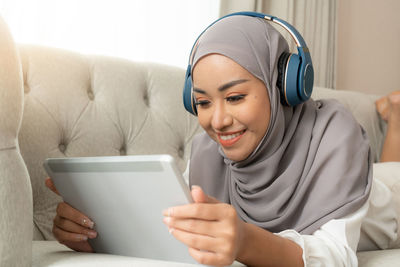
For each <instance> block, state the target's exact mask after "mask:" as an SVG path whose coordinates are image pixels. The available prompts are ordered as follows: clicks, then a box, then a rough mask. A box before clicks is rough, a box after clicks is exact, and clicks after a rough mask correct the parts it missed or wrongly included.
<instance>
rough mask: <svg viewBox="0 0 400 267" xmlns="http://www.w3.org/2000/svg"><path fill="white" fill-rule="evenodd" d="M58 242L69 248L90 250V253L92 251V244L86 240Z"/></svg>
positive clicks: (82, 250) (83, 250) (81, 250)
mask: <svg viewBox="0 0 400 267" xmlns="http://www.w3.org/2000/svg"><path fill="white" fill-rule="evenodd" d="M60 243H61V244H63V245H66V246H67V247H69V248H70V249H73V250H75V251H79V252H90V253H92V252H94V250H93V248H92V246H91V245H90V244H89V242H87V241H81V242H69V241H65V242H60Z"/></svg>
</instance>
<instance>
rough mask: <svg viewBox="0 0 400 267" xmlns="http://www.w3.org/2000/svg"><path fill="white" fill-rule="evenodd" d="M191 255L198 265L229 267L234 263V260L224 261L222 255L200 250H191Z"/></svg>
mask: <svg viewBox="0 0 400 267" xmlns="http://www.w3.org/2000/svg"><path fill="white" fill-rule="evenodd" d="M189 254H190V256H192V257H193V259H195V260H196V261H197V262H198V263H200V264H203V265H209V266H229V265H231V264H232V263H233V261H234V259H233V260H230V259H224V258H223V257H221V255H220V254H218V253H215V252H210V251H205V250H198V249H195V248H189Z"/></svg>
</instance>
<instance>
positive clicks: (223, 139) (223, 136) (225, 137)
mask: <svg viewBox="0 0 400 267" xmlns="http://www.w3.org/2000/svg"><path fill="white" fill-rule="evenodd" d="M245 133H246V130H241V131H237V132H227V133H217V136H218V141H219V143H220V144H221V145H222V146H224V147H229V146H233V145H234V144H235V143H236V142H237V141H239V140H240V139H241V138H242V136H243V135H244V134H245Z"/></svg>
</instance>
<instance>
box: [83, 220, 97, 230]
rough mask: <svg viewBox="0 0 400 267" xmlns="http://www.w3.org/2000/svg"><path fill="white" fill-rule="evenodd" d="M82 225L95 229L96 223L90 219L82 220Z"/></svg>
mask: <svg viewBox="0 0 400 267" xmlns="http://www.w3.org/2000/svg"><path fill="white" fill-rule="evenodd" d="M82 223H83V225H84V226H87V227H89V228H90V229H93V227H94V222H92V221H91V220H89V219H83V220H82Z"/></svg>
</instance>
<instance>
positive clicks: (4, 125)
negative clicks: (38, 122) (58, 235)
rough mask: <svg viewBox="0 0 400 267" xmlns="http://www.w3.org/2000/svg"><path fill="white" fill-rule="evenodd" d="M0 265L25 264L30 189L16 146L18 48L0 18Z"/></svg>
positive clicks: (19, 97)
mask: <svg viewBox="0 0 400 267" xmlns="http://www.w3.org/2000/svg"><path fill="white" fill-rule="evenodd" d="M0 36H1V38H0V58H1V60H0V213H1V220H0V266H29V265H30V261H31V253H32V252H31V249H32V245H31V239H32V192H31V186H30V182H29V176H28V172H27V170H26V167H25V164H24V161H23V159H22V157H21V154H20V151H19V145H18V139H17V136H18V131H19V129H20V124H21V119H22V112H23V84H22V72H21V65H20V61H19V57H18V51H17V50H16V47H15V45H14V42H13V40H12V38H11V36H10V34H9V32H8V28H7V26H6V25H5V23H4V21H3V20H2V19H1V18H0Z"/></svg>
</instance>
